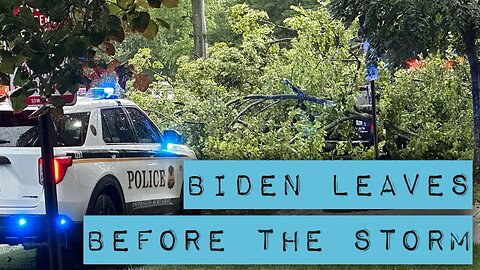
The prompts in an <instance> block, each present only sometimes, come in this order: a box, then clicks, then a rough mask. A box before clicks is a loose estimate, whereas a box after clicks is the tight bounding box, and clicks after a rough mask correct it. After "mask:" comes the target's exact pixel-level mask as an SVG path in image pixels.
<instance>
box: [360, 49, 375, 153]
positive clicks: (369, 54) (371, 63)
mask: <svg viewBox="0 0 480 270" xmlns="http://www.w3.org/2000/svg"><path fill="white" fill-rule="evenodd" d="M363 49H364V51H365V54H366V61H365V62H366V63H367V66H366V69H367V78H366V79H367V80H368V81H370V91H371V93H372V121H373V145H374V150H375V159H378V157H379V153H378V131H377V95H376V93H375V80H377V79H378V59H377V52H376V51H375V49H374V48H372V47H371V46H370V44H369V43H368V41H365V43H364V44H363Z"/></svg>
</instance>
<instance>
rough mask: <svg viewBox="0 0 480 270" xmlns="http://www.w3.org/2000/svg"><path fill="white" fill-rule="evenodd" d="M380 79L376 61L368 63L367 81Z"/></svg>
mask: <svg viewBox="0 0 480 270" xmlns="http://www.w3.org/2000/svg"><path fill="white" fill-rule="evenodd" d="M377 79H378V67H377V65H376V64H374V63H369V64H367V81H369V82H371V81H375V80H377Z"/></svg>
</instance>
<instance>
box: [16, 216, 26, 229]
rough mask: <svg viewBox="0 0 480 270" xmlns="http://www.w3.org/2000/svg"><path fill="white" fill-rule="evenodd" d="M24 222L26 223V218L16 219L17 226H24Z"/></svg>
mask: <svg viewBox="0 0 480 270" xmlns="http://www.w3.org/2000/svg"><path fill="white" fill-rule="evenodd" d="M25 224H27V220H26V219H24V218H21V219H19V220H18V225H19V226H21V227H23V226H25Z"/></svg>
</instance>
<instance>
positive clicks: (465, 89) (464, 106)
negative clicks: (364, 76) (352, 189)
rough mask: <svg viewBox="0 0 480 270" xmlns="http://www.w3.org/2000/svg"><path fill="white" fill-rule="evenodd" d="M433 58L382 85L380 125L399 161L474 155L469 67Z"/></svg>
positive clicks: (388, 144) (384, 80)
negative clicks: (452, 64) (384, 130)
mask: <svg viewBox="0 0 480 270" xmlns="http://www.w3.org/2000/svg"><path fill="white" fill-rule="evenodd" d="M451 61H453V62H450V63H454V67H452V66H451V65H450V66H449V65H448V64H447V62H445V60H444V59H442V58H441V57H439V56H436V55H432V56H430V57H427V58H426V59H425V61H424V62H423V65H422V66H421V67H419V68H413V69H408V70H406V69H400V70H398V71H397V72H395V81H394V82H391V81H390V80H388V79H382V80H381V86H382V89H383V91H382V102H381V103H380V122H381V126H383V127H385V129H386V140H387V147H388V149H389V150H390V151H389V152H390V154H391V155H392V158H394V159H414V160H418V159H469V158H471V156H472V154H473V148H472V145H473V132H472V128H473V126H472V125H471V124H470V122H471V119H472V99H471V92H470V89H469V84H468V78H469V70H468V63H467V62H466V61H465V60H464V59H463V58H460V57H457V58H455V59H451Z"/></svg>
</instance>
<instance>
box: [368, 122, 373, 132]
mask: <svg viewBox="0 0 480 270" xmlns="http://www.w3.org/2000/svg"><path fill="white" fill-rule="evenodd" d="M369 128H370V133H373V132H374V130H373V129H374V126H373V122H370V127H369Z"/></svg>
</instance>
